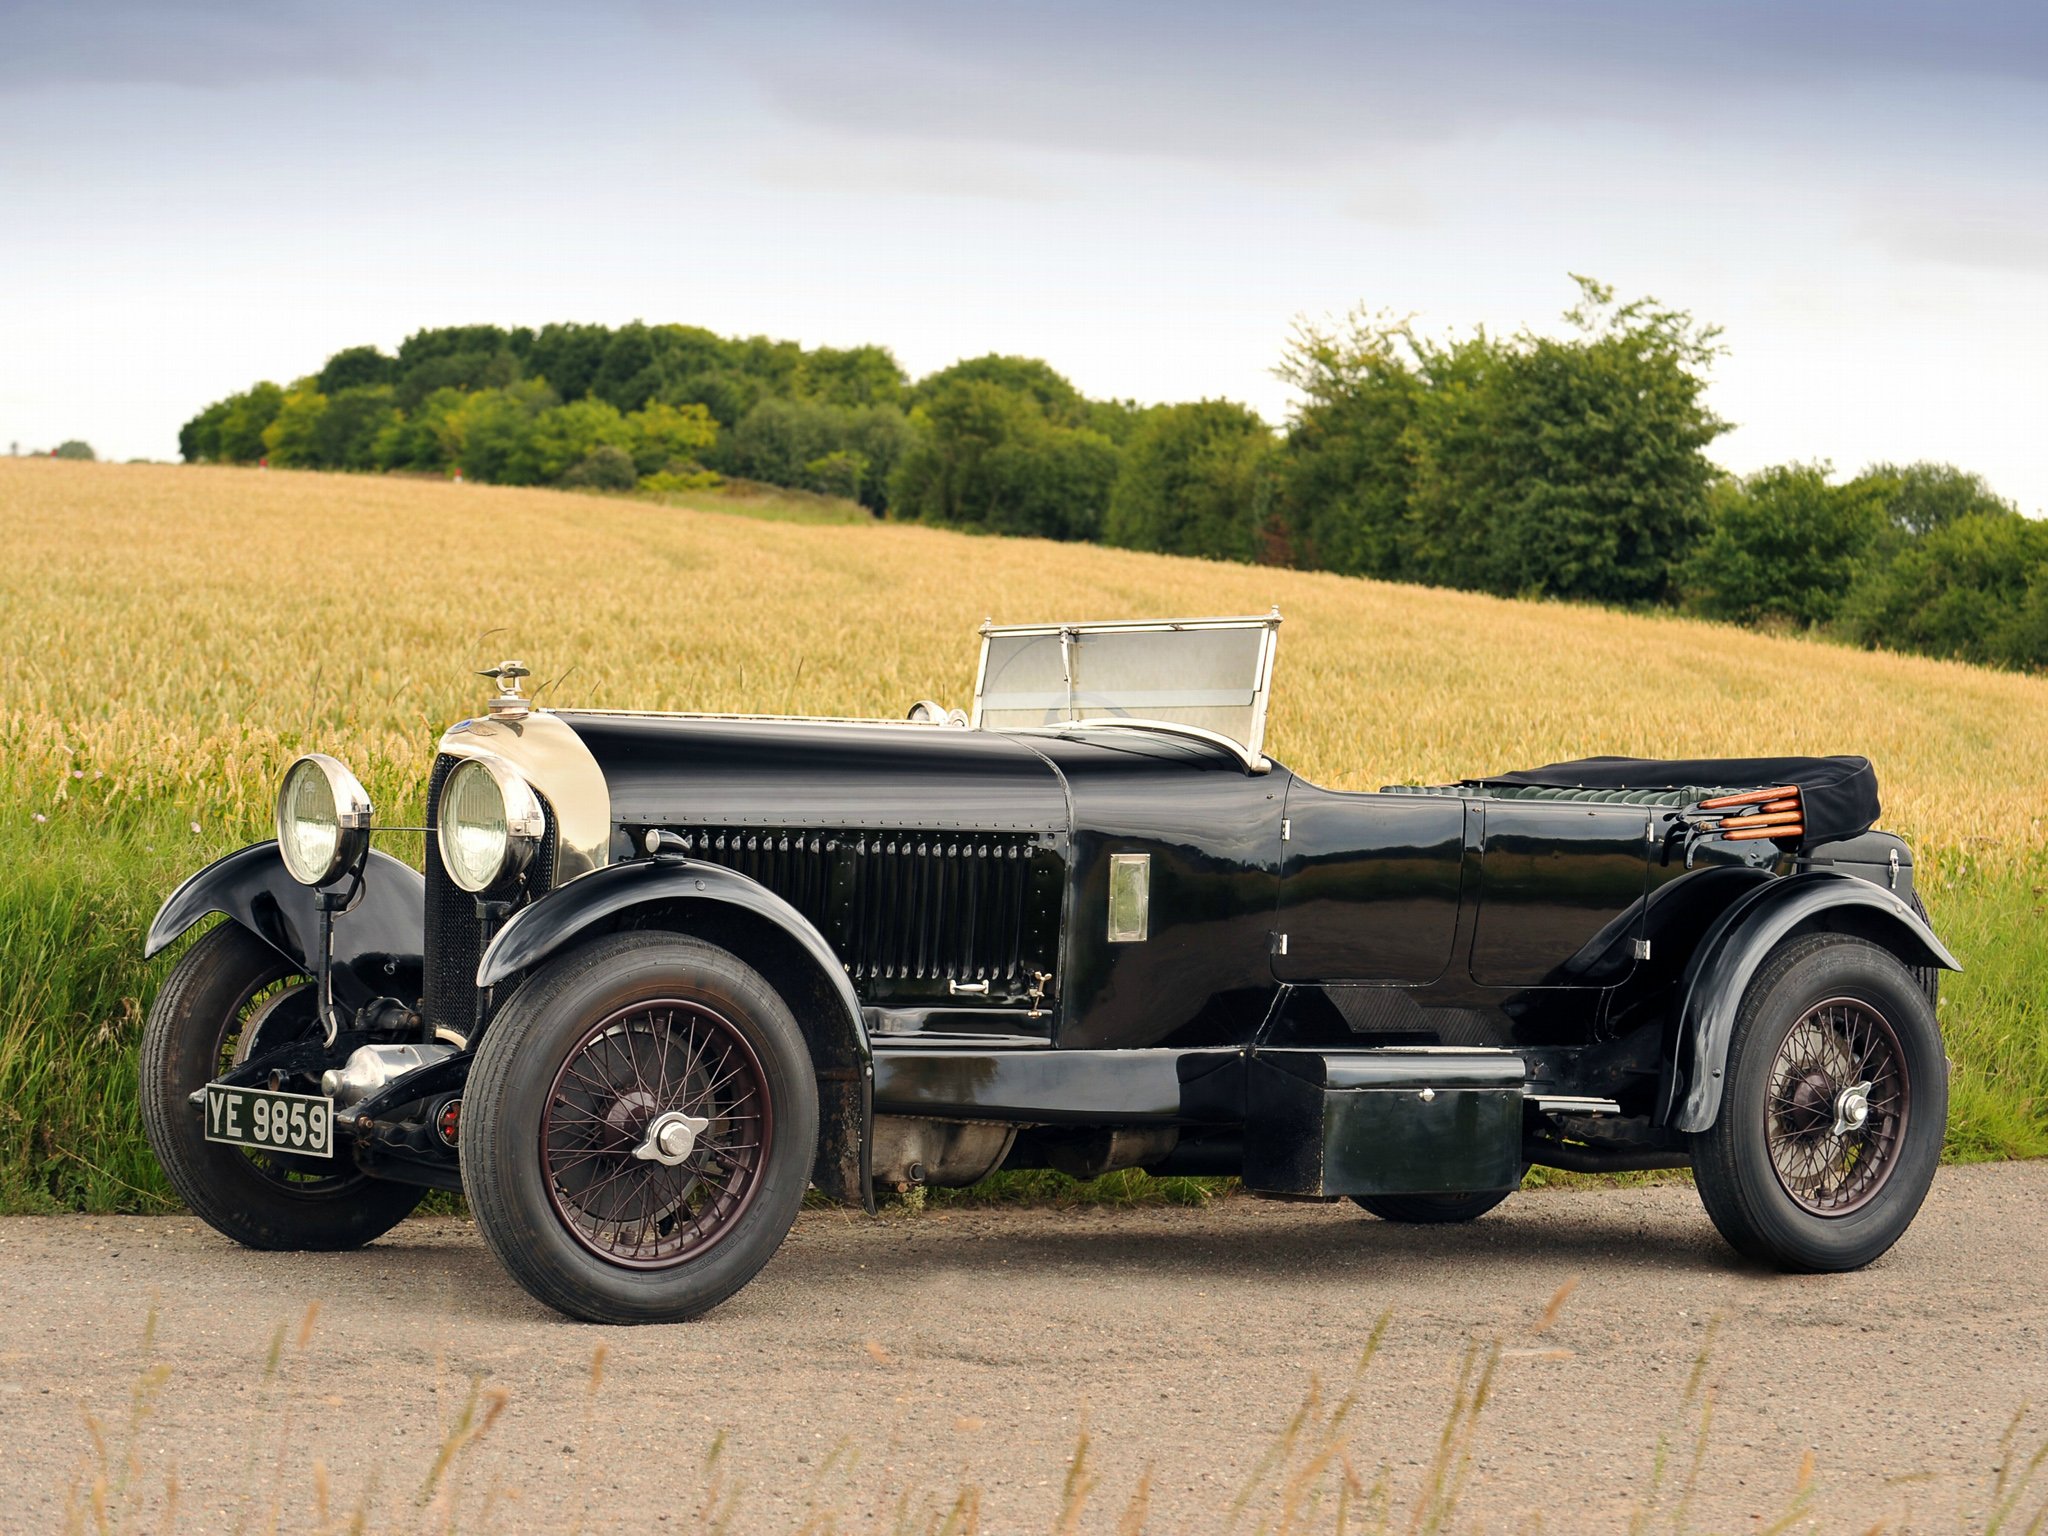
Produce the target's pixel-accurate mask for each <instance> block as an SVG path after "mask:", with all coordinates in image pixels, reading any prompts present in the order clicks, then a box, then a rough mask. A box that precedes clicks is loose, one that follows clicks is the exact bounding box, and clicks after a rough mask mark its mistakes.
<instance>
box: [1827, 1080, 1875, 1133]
mask: <svg viewBox="0 0 2048 1536" xmlns="http://www.w3.org/2000/svg"><path fill="white" fill-rule="evenodd" d="M1869 1118H1870V1084H1868V1083H1854V1084H1851V1085H1850V1086H1849V1087H1847V1088H1844V1089H1843V1090H1842V1092H1841V1095H1840V1097H1838V1098H1837V1099H1836V1100H1835V1124H1834V1131H1833V1134H1834V1135H1836V1136H1846V1135H1847V1134H1848V1133H1849V1132H1851V1131H1860V1130H1862V1129H1863V1123H1864V1121H1866V1120H1868V1119H1869Z"/></svg>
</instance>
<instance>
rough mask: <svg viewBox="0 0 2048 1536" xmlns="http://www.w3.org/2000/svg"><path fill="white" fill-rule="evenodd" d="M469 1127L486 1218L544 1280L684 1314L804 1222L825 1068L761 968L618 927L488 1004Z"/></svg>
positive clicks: (633, 1308)
mask: <svg viewBox="0 0 2048 1536" xmlns="http://www.w3.org/2000/svg"><path fill="white" fill-rule="evenodd" d="M461 1138H462V1169H463V1185H464V1188H465V1190H466V1192H467V1193H468V1196H469V1201H470V1205H471V1208H472V1210H473V1211H474V1213H475V1215H476V1220H477V1226H478V1227H479V1229H480V1230H481V1231H482V1232H483V1235H484V1239H485V1241H486V1242H488V1243H489V1244H490V1246H491V1249H492V1251H493V1252H494V1253H496V1254H497V1256H498V1259H499V1261H500V1262H501V1263H503V1264H504V1266H505V1268H506V1269H507V1270H509V1271H510V1272H511V1274H512V1276H513V1278H515V1279H516V1280H518V1281H519V1283H520V1284H521V1285H523V1286H524V1287H525V1288H526V1289H527V1290H528V1291H529V1292H530V1293H531V1294H532V1295H533V1296H535V1297H536V1298H538V1299H539V1300H541V1301H544V1302H546V1303H547V1304H548V1305H549V1306H551V1307H554V1308H556V1309H557V1310H559V1311H562V1312H566V1313H568V1314H569V1315H570V1316H572V1317H578V1318H582V1319H584V1320H585V1321H588V1322H597V1323H660V1322H680V1321H683V1320H684V1319H687V1318H692V1317H695V1316H697V1315H698V1314H700V1313H702V1312H706V1311H708V1310H709V1309H711V1308H712V1307H715V1306H717V1305H718V1303H719V1302H721V1301H723V1300H725V1299H726V1298H727V1297H728V1296H730V1295H732V1293H733V1292H734V1291H737V1290H738V1289H739V1288H740V1287H741V1286H743V1285H745V1284H746V1283H747V1282H748V1281H749V1280H751V1279H752V1278H753V1277H754V1276H755V1274H756V1273H758V1272H759V1271H760V1269H761V1267H762V1266H763V1265H765V1264H766V1263H767V1262H768V1260H769V1259H770V1258H771V1257H772V1256H773V1255H774V1253H775V1250H776V1249H777V1248H778V1247H779V1246H780V1245H781V1243H782V1239H783V1238H784V1237H785V1236H786V1235H787V1234H788V1232H789V1229H790V1226H791V1225H792V1224H793V1223H794V1222H795V1220H796V1214H797V1211H798V1210H799V1208H800V1207H801V1206H802V1204H803V1198H804V1190H805V1189H806V1188H807V1187H808V1186H809V1183H810V1175H811V1165H812V1161H813V1157H814V1155H815V1152H816V1147H817V1138H818V1092H817V1080H816V1078H815V1076H814V1074H813V1071H812V1067H811V1060H810V1054H809V1052H808V1051H807V1050H806V1048H805V1045H804V1040H803V1035H802V1032H801V1031H800V1030H799V1029H798V1027H797V1022H796V1019H795V1018H794V1016H792V1015H791V1013H790V1011H789V1009H788V1007H787V1006H786V1005H785V1004H784V1003H783V1001H782V999H781V998H780V997H779V996H778V995H777V994H776V992H775V990H774V989H773V988H772V987H771V986H769V985H768V983H767V981H766V980H764V979H763V978H762V976H761V974H760V973H759V972H758V971H756V970H754V968H753V967H752V966H749V965H747V964H746V963H745V962H744V961H742V960H740V959H739V958H738V957H737V956H735V955H733V954H732V953H730V952H729V951H727V950H723V949H720V948H717V947H716V946H714V945H710V944H706V943H703V942H701V941H699V940H696V939H691V938H685V937H680V936H677V935H673V934H662V933H644V932H643V933H628V934H617V935H613V936H611V937H608V938H604V939H599V940H597V941H596V942H594V943H592V944H589V945H586V946H584V947H583V948H581V949H579V950H576V951H574V952H573V953H571V954H569V955H566V956H564V957H563V958H561V959H559V960H557V961H554V962H553V963H552V964H550V965H548V966H547V967H546V968H545V969H543V970H541V971H540V972H538V973H537V974H536V975H534V976H533V977H532V978H530V979H529V980H528V981H527V982H526V983H525V985H523V986H522V987H520V989H519V990H518V992H516V993H515V994H514V995H513V997H512V999H511V1000H510V1001H509V1002H507V1003H506V1005H505V1006H504V1008H503V1009H502V1010H500V1012H499V1013H498V1015H497V1017H496V1018H494V1019H493V1020H492V1021H491V1024H490V1027H489V1028H488V1029H487V1030H486V1031H485V1033H484V1038H483V1043H482V1045H481V1046H480V1047H479V1048H478V1051H477V1055H476V1063H475V1065H474V1067H473V1068H472V1069H471V1071H470V1075H469V1081H468V1085H467V1088H466V1090H465V1093H464V1102H463V1113H462V1120H461Z"/></svg>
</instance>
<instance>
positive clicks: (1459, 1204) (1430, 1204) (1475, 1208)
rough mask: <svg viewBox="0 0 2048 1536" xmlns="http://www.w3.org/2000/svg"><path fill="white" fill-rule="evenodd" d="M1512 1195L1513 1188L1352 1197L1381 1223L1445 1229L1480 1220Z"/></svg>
mask: <svg viewBox="0 0 2048 1536" xmlns="http://www.w3.org/2000/svg"><path fill="white" fill-rule="evenodd" d="M1513 1193H1514V1191H1513V1190H1511V1189H1489V1190H1483V1191H1481V1192H1480V1193H1477V1194H1470V1195H1353V1196H1352V1197H1351V1198H1352V1199H1353V1200H1356V1201H1357V1202H1358V1203H1359V1205H1360V1206H1362V1207H1364V1209H1366V1210H1368V1211H1370V1212H1371V1213H1372V1214H1373V1215H1375V1216H1377V1217H1379V1219H1380V1220H1381V1221H1405V1222H1410V1223H1413V1224H1414V1225H1416V1226H1444V1225H1447V1224H1449V1223H1452V1222H1459V1221H1477V1220H1478V1219H1479V1218H1480V1217H1482V1216H1484V1215H1485V1214H1486V1213H1487V1212H1488V1211H1490V1210H1492V1209H1493V1208H1494V1207H1495V1206H1496V1205H1499V1204H1500V1203H1501V1201H1503V1200H1505V1199H1507V1197H1508V1196H1509V1195H1511V1194H1513Z"/></svg>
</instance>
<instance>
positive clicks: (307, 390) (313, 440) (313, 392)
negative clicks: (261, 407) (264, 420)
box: [263, 379, 327, 469]
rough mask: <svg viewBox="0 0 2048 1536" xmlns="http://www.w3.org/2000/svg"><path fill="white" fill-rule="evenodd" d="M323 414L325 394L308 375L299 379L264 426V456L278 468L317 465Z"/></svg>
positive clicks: (301, 467) (325, 400)
mask: <svg viewBox="0 0 2048 1536" xmlns="http://www.w3.org/2000/svg"><path fill="white" fill-rule="evenodd" d="M326 414H327V397H326V396H325V395H323V394H321V393H320V391H319V390H318V389H316V388H315V387H314V384H313V381H312V380H311V379H300V380H299V381H298V383H296V384H294V385H293V386H292V387H291V390H290V392H289V393H287V394H286V395H285V397H284V403H283V404H282V405H280V406H279V407H278V408H277V414H276V415H275V416H273V417H272V418H271V420H270V425H269V426H267V427H265V428H264V429H263V456H264V457H265V458H267V459H269V460H270V462H271V463H272V464H275V465H277V466H279V467H280V468H285V469H316V468H318V467H319V466H320V463H321V459H320V451H319V445H318V439H319V431H320V419H321V417H323V416H325V415H326Z"/></svg>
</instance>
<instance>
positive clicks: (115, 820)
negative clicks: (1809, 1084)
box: [0, 804, 2048, 1211]
mask: <svg viewBox="0 0 2048 1536" xmlns="http://www.w3.org/2000/svg"><path fill="white" fill-rule="evenodd" d="M261 835H262V829H261V828H257V827H217V828H214V829H212V830H211V831H210V832H208V833H205V834H195V833H194V832H193V831H192V829H191V824H190V823H188V822H185V821H183V820H179V819H176V817H175V815H174V814H173V813H171V812H169V811H167V810H165V809H164V808H163V807H161V806H149V805H147V804H145V805H142V806H139V807H138V806H135V805H133V804H130V805H129V806H128V807H126V808H120V807H117V806H115V805H113V804H102V805H98V806H91V805H78V806H76V807H74V809H73V812H72V813H69V814H60V815H57V816H54V817H52V818H51V819H50V820H49V821H47V822H43V823H37V822H35V821H33V820H32V819H30V815H29V814H28V813H24V812H21V811H19V810H16V809H14V808H12V807H10V808H8V809H7V810H6V812H5V820H4V823H0V839H4V841H0V849H4V853H0V1210H4V1211H49V1210H59V1209H68V1210H87V1211H117V1210H156V1209H165V1208H168V1207H169V1205H170V1194H169V1191H168V1189H167V1188H166V1186H165V1184H164V1182H163V1177H162V1175H161V1173H160V1172H159V1171H158V1169H157V1166H156V1161H155V1159H154V1158H153V1157H152V1156H151V1154H150V1152H149V1149H148V1147H147V1146H146V1145H145V1144H144V1142H143V1140H142V1134H141V1127H140V1121H139V1119H138V1116H137V1110H136V1103H135V1071H136V1049H137V1045H138V1042H139V1040H140V1036H141V1028H142V1020H143V1018H144V1016H145V1015H146V1014H147V1012H148V1009H149V1003H150V999H151V998H152V997H153V996H154V995H155V991H156V988H157V986H158V985H159V984H160V983H161V981H162V979H163V977H164V975H165V973H166V972H167V971H168V969H169V967H170V965H171V964H172V963H173V960H174V958H175V956H176V955H177V954H178V953H179V952H180V951H181V950H182V946H174V948H173V950H172V952H171V954H170V955H168V956H164V957H160V958H159V959H158V960H156V961H154V962H150V963H144V961H143V959H142V938H143V933H144V931H145V930H146V929H147V927H148V924H149V920H150V918H151V916H153V915H154V913H155V911H156V907H157V904H158V903H159V902H160V901H161V900H162V898H163V897H164V895H166V894H167V893H168V892H170V891H171V890H172V889H173V888H174V887H175V886H176V885H177V883H178V882H179V881H180V880H182V879H183V878H184V877H185V876H186V875H187V874H189V873H191V871H192V870H194V869H196V868H197V867H199V865H200V864H202V863H204V862H205V861H206V860H208V859H210V858H213V857H215V856H216V855H218V854H220V853H223V852H226V851H227V850H229V849H231V848H234V847H237V846H240V845H241V844H242V843H243V842H245V841H252V840H254V839H256V838H258V837H260V836H261ZM1934 863H1935V871H1936V872H1935V873H1933V874H1932V875H1931V878H1930V879H1929V881H1928V885H1927V890H1926V897H1927V902H1928V905H1929V906H1930V908H1932V910H1933V915H1934V921H1935V926H1936V928H1937V930H1938V931H1939V932H1940V933H1941V934H1942V936H1943V938H1944V939H1945V940H1946V941H1947V942H1948V944H1949V946H1950V948H1952V949H1953V950H1954V951H1955V952H1956V953H1957V955H1958V956H1960V957H1961V958H1962V960H1963V962H1964V964H1965V965H1966V966H1967V967H1968V969H1967V970H1966V971H1965V972H1964V974H1962V975H1960V976H1951V977H1948V978H1946V979H1945V984H1944V990H1943V997H1942V1008H1941V1020H1942V1026H1943V1028H1944V1030H1945V1031H1946V1033H1947V1037H1948V1049H1949V1054H1950V1056H1951V1057H1952V1058H1953V1060H1954V1061H1955V1080H1954V1097H1953V1101H1952V1106H1951V1116H1950V1123H1949V1144H1948V1153H1949V1156H1950V1157H1951V1158H1952V1159H1954V1160H1957V1161H1976V1160H1980V1159H1986V1158H2009V1157H2040V1156H2044V1155H2048V946H2044V945H2043V944H2042V941H2041V934H2042V932H2043V926H2044V923H2048V860H2043V861H2035V862H2032V863H2029V864H2025V865H2019V866H2014V865H2011V864H2003V863H2002V864H1996V865H1992V866H1990V867H1986V868H1979V867H1975V866H1973V865H1971V864H1969V863H1967V862H1966V861H1962V860H1950V861H1946V862H1945V863H1944V861H1934ZM1222 1187H1225V1186H1223V1185H1222V1184H1221V1183H1220V1182H1218V1181H1212V1180H1197V1179H1150V1178H1147V1177H1146V1176H1145V1175H1143V1174H1141V1173H1136V1172H1126V1173H1115V1174H1109V1175H1106V1176H1105V1177H1103V1178H1101V1179H1097V1180H1095V1181H1093V1182H1092V1183H1088V1184H1083V1183H1080V1182H1078V1181H1076V1180H1073V1179H1070V1178H1067V1177H1066V1176H1065V1175H1062V1174H1057V1173H1050V1172H1047V1173H1025V1174H1007V1175H998V1176H997V1177H996V1178H993V1179H990V1180H985V1181H984V1182H983V1183H982V1184H980V1185H978V1186H976V1187H975V1188H974V1189H973V1190H971V1191H964V1192H960V1193H951V1192H935V1193H934V1195H933V1197H932V1198H933V1199H934V1200H942V1201H960V1200H971V1201H997V1202H1017V1201H1044V1202H1051V1203H1063V1202H1074V1203H1096V1204H1115V1205H1125V1204H1140V1203H1173V1204H1188V1203H1198V1202H1200V1201H1201V1200H1204V1199H1207V1198H1208V1197H1209V1196H1210V1195H1211V1194H1212V1193H1214V1192H1215V1191H1216V1190H1218V1189H1220V1188H1222Z"/></svg>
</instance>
